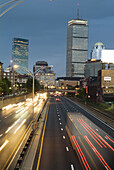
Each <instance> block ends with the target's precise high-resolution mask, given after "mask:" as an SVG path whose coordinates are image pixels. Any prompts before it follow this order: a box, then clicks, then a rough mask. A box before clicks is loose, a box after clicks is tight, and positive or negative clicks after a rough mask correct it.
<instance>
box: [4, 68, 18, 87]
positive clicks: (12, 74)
mask: <svg viewBox="0 0 114 170" xmlns="http://www.w3.org/2000/svg"><path fill="white" fill-rule="evenodd" d="M17 76H18V73H17V72H16V71H14V69H13V68H12V66H9V67H8V68H6V70H5V71H4V72H3V78H7V79H8V80H9V81H10V82H11V86H12V88H16V86H17Z"/></svg>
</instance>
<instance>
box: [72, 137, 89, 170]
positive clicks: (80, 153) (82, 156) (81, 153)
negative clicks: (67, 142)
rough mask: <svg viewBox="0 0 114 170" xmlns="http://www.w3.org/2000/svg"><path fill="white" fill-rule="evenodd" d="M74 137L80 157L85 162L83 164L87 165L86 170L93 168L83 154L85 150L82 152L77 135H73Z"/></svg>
mask: <svg viewBox="0 0 114 170" xmlns="http://www.w3.org/2000/svg"><path fill="white" fill-rule="evenodd" d="M72 139H73V142H74V144H75V146H76V149H77V151H78V153H79V155H80V158H81V160H82V162H83V165H84V166H85V168H86V170H91V168H90V166H89V164H88V162H87V160H86V158H85V155H84V154H83V152H82V150H81V148H80V146H79V144H78V142H77V140H76V138H75V136H72Z"/></svg>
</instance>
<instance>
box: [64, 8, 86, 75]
mask: <svg viewBox="0 0 114 170" xmlns="http://www.w3.org/2000/svg"><path fill="white" fill-rule="evenodd" d="M78 10H79V9H78ZM87 59H88V23H87V21H85V20H82V19H79V11H78V17H77V19H74V20H71V21H69V22H68V28H67V56H66V76H67V77H84V65H85V62H86V60H87Z"/></svg>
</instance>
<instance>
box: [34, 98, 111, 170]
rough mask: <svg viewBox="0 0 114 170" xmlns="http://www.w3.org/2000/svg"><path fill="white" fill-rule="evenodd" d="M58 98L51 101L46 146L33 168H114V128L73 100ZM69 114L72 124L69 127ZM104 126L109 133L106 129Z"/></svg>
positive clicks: (49, 169)
mask: <svg viewBox="0 0 114 170" xmlns="http://www.w3.org/2000/svg"><path fill="white" fill-rule="evenodd" d="M56 98H58V97H52V98H51V99H50V107H49V112H48V118H47V123H46V124H47V125H46V129H45V136H44V139H43V147H42V150H40V153H41V155H40V156H39V154H38V153H37V155H36V159H35V162H34V167H33V169H40V170H45V169H46V170H53V169H55V170H56V169H57V170H58V169H60V170H67V169H68V170H69V169H71V170H74V169H77V170H81V169H107V170H108V169H113V168H114V166H113V158H114V157H113V156H114V140H113V138H112V137H111V136H113V128H111V127H110V126H107V125H106V124H105V123H103V122H101V121H100V120H99V119H97V118H95V117H94V116H92V113H89V112H87V111H86V110H84V109H83V108H81V107H80V106H79V105H77V104H76V103H74V102H72V101H71V100H69V99H67V98H64V97H59V100H56ZM67 113H69V116H70V118H71V122H72V125H70V124H68V117H67ZM71 126H72V127H71ZM73 126H74V127H73ZM66 127H67V131H66ZM104 127H105V131H106V132H108V133H106V132H105V131H104V130H102V128H103V129H104ZM67 132H69V135H70V138H71V139H69V136H68V133H67ZM110 135H111V136H110ZM71 143H72V144H71ZM40 149H41V147H40Z"/></svg>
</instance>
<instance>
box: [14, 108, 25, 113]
mask: <svg viewBox="0 0 114 170" xmlns="http://www.w3.org/2000/svg"><path fill="white" fill-rule="evenodd" d="M23 109H24V107H22V108H21V109H19V110H17V111H16V113H18V112H20V111H21V110H23Z"/></svg>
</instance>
